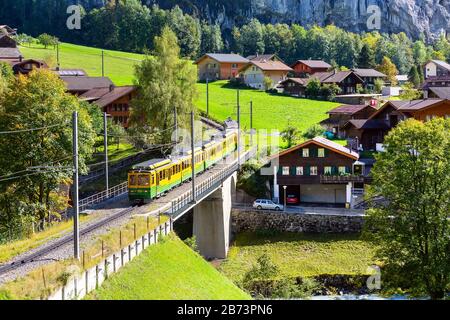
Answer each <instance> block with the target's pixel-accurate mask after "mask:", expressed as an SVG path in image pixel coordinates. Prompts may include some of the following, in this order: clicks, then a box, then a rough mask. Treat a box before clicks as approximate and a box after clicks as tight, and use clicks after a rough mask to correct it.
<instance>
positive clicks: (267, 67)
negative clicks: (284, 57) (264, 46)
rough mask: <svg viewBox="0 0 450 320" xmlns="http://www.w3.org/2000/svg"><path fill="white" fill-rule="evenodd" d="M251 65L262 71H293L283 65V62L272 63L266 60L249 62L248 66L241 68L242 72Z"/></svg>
mask: <svg viewBox="0 0 450 320" xmlns="http://www.w3.org/2000/svg"><path fill="white" fill-rule="evenodd" d="M251 65H254V66H256V67H258V68H259V69H261V70H263V71H287V72H289V71H293V70H292V68H291V67H289V66H287V65H285V64H284V63H283V62H281V61H272V60H266V61H257V60H253V61H250V63H249V64H248V65H246V66H245V67H244V68H242V70H245V69H247V68H248V67H250V66H251Z"/></svg>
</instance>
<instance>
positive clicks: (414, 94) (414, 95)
mask: <svg viewBox="0 0 450 320" xmlns="http://www.w3.org/2000/svg"><path fill="white" fill-rule="evenodd" d="M420 97H422V92H421V91H419V90H417V89H415V88H414V85H413V84H412V83H410V82H407V83H406V84H405V85H403V87H402V93H401V94H400V99H402V100H416V99H420Z"/></svg>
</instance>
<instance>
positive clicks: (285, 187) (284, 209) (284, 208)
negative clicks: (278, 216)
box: [283, 186, 287, 211]
mask: <svg viewBox="0 0 450 320" xmlns="http://www.w3.org/2000/svg"><path fill="white" fill-rule="evenodd" d="M283 189H284V206H283V211H286V189H287V186H283Z"/></svg>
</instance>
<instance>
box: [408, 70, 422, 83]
mask: <svg viewBox="0 0 450 320" xmlns="http://www.w3.org/2000/svg"><path fill="white" fill-rule="evenodd" d="M408 80H409V82H410V83H411V84H413V85H414V88H419V86H420V84H421V82H420V75H419V72H418V71H417V67H416V66H412V67H411V70H409V73H408Z"/></svg>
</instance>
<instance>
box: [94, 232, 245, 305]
mask: <svg viewBox="0 0 450 320" xmlns="http://www.w3.org/2000/svg"><path fill="white" fill-rule="evenodd" d="M87 299H91V300H240V299H245V300H248V299H250V296H249V295H247V294H246V293H245V292H243V291H242V290H241V289H239V288H238V287H237V286H236V285H234V284H233V282H231V281H230V280H229V279H227V278H226V277H225V276H223V275H222V274H221V273H220V272H218V271H217V270H216V269H214V267H213V266H212V265H210V264H209V263H208V262H206V261H205V260H204V259H203V258H202V257H200V256H199V255H198V254H197V253H195V252H194V251H192V250H191V249H190V248H189V247H188V246H186V245H185V244H184V243H183V242H182V241H181V240H180V239H179V238H178V237H176V236H174V235H170V236H168V237H167V238H165V239H164V240H163V241H162V242H161V243H159V244H157V245H154V246H151V247H149V248H148V249H147V250H146V251H145V252H143V253H142V254H141V255H140V256H139V257H136V258H135V260H134V261H133V262H131V263H130V264H128V265H127V266H125V267H123V269H121V270H120V271H119V272H118V273H117V274H116V275H114V276H112V277H111V278H110V279H108V280H107V281H105V282H104V283H103V284H102V287H101V288H99V289H98V290H96V291H94V292H93V293H91V294H90V295H89V296H88V297H87Z"/></svg>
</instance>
